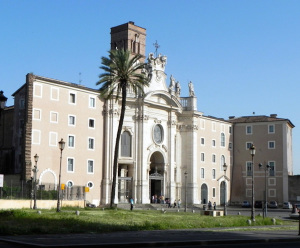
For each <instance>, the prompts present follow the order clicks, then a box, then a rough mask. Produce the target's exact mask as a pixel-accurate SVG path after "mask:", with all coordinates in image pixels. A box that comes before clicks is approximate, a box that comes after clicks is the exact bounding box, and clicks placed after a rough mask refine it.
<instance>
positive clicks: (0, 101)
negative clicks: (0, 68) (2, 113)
mask: <svg viewBox="0 0 300 248" xmlns="http://www.w3.org/2000/svg"><path fill="white" fill-rule="evenodd" d="M6 101H7V97H5V96H4V95H3V91H2V90H1V91H0V108H1V110H2V109H4V107H5V104H6Z"/></svg>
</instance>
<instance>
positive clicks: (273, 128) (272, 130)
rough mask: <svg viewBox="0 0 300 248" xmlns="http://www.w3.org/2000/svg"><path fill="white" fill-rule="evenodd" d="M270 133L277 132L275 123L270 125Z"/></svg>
mask: <svg viewBox="0 0 300 248" xmlns="http://www.w3.org/2000/svg"><path fill="white" fill-rule="evenodd" d="M269 133H275V126H274V125H273V124H270V125H269Z"/></svg>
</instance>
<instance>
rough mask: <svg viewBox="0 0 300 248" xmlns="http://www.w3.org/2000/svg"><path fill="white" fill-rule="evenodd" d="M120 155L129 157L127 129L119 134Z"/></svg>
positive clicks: (129, 142) (129, 145) (129, 139)
mask: <svg viewBox="0 0 300 248" xmlns="http://www.w3.org/2000/svg"><path fill="white" fill-rule="evenodd" d="M121 156H122V157H131V135H130V133H129V132H128V131H125V132H123V133H122V135H121Z"/></svg>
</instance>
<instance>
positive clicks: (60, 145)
mask: <svg viewBox="0 0 300 248" xmlns="http://www.w3.org/2000/svg"><path fill="white" fill-rule="evenodd" d="M65 144H66V142H64V140H63V138H61V140H60V141H59V142H58V145H59V149H60V150H61V151H62V150H63V149H64V148H65Z"/></svg>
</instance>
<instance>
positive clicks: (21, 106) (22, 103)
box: [20, 99, 25, 109]
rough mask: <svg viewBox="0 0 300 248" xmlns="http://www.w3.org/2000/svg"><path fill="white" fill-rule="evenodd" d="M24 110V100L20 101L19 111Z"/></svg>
mask: <svg viewBox="0 0 300 248" xmlns="http://www.w3.org/2000/svg"><path fill="white" fill-rule="evenodd" d="M24 108H25V100H24V99H20V109H24Z"/></svg>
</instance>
